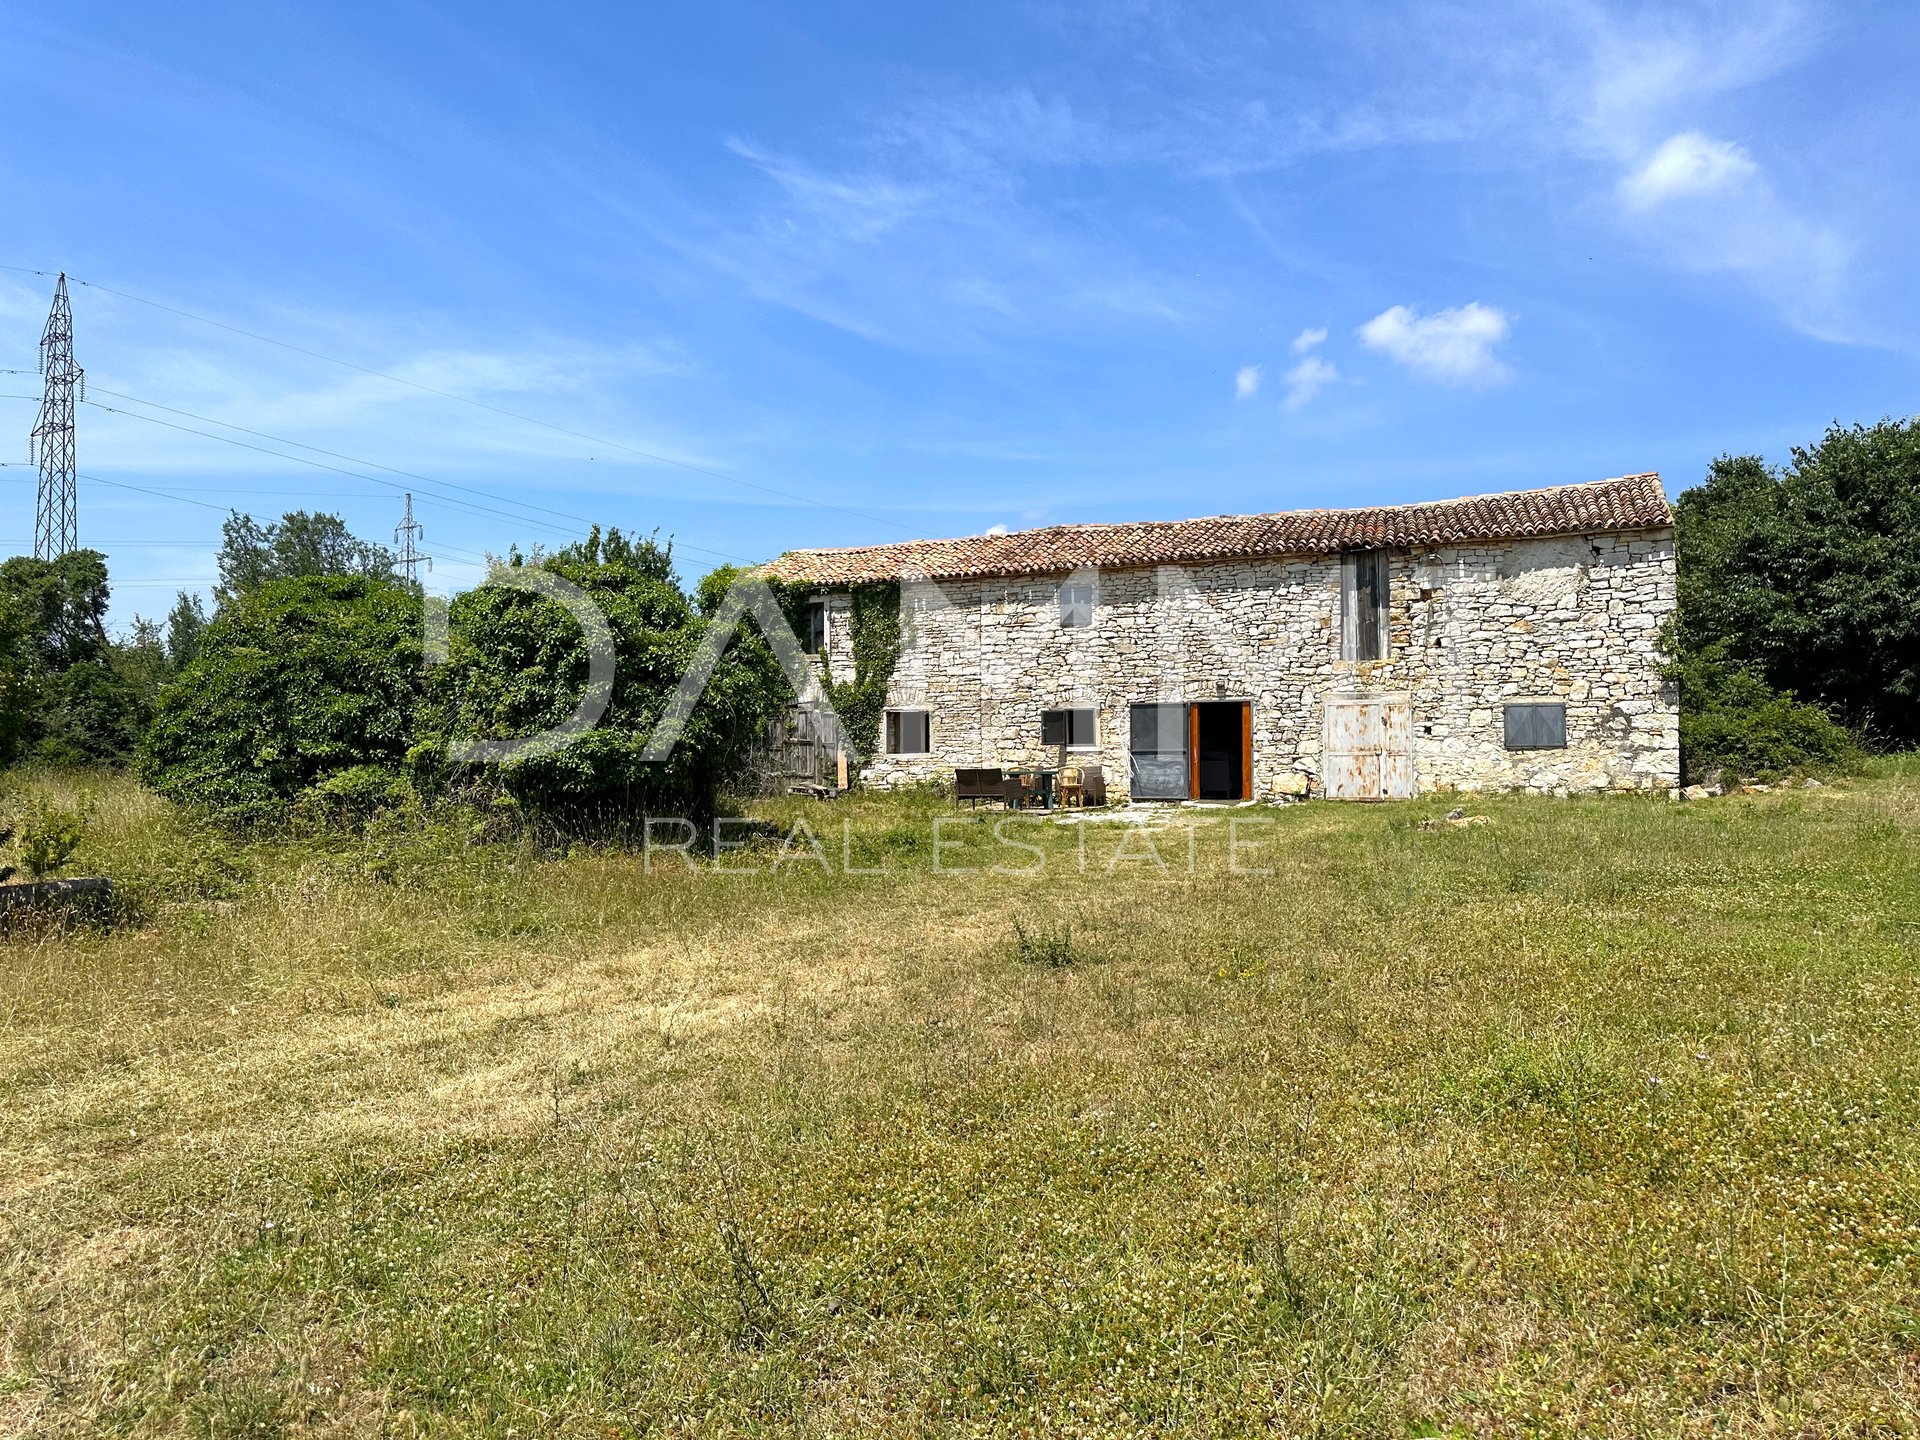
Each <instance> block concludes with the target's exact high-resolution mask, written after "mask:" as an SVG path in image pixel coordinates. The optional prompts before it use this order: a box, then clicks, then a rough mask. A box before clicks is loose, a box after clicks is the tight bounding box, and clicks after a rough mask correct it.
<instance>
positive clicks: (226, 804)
mask: <svg viewBox="0 0 1920 1440" xmlns="http://www.w3.org/2000/svg"><path fill="white" fill-rule="evenodd" d="M507 564H508V566H509V567H512V566H517V565H531V566H537V567H539V568H542V569H545V570H547V571H550V572H551V573H553V574H554V575H557V576H559V577H560V578H562V579H565V580H567V581H569V582H571V583H572V584H574V585H577V586H579V587H581V588H582V589H583V590H585V591H586V592H587V594H588V595H589V596H590V597H591V598H592V600H593V602H594V603H595V605H597V606H598V607H599V609H600V610H601V612H602V614H604V615H605V617H606V619H607V622H608V625H609V628H610V629H611V631H612V634H613V640H614V649H615V674H614V684H613V691H612V698H611V703H610V705H609V708H608V710H607V712H606V714H605V716H604V717H603V719H602V720H601V723H600V724H599V726H598V727H597V728H596V729H594V730H592V731H589V732H588V733H587V734H585V735H582V736H580V737H579V738H577V739H575V740H573V741H572V742H571V743H569V744H567V745H566V746H565V747H564V748H563V749H561V750H559V751H557V752H555V753H552V754H547V755H540V756H528V757H525V758H522V759H519V760H514V761H511V762H508V763H505V764H502V765H497V766H489V767H487V768H486V769H484V770H479V771H476V772H474V774H473V776H471V777H469V778H477V779H482V780H483V781H484V783H486V784H488V785H492V786H497V787H499V789H500V790H503V791H504V792H506V793H507V794H510V795H512V796H513V797H515V798H516V799H518V800H519V801H520V802H521V803H522V805H523V806H525V807H526V808H527V809H528V810H529V811H530V812H532V813H537V814H540V815H543V816H546V817H549V818H551V819H553V820H555V821H557V822H559V823H561V824H562V825H566V826H569V827H583V826H587V825H602V824H604V823H605V822H606V821H608V820H613V821H614V822H615V823H616V824H618V823H619V821H621V820H623V819H626V818H632V819H638V818H639V817H640V816H642V815H644V814H647V813H655V814H684V815H689V816H704V815H706V814H709V813H711V811H712V809H713V806H714V803H715V798H716V796H717V794H718V792H719V789H720V787H721V786H722V785H723V784H724V783H725V782H726V780H727V779H729V778H730V777H731V776H732V775H734V774H735V773H737V772H738V771H739V770H740V769H741V767H742V764H743V762H744V760H745V758H746V755H747V752H748V750H749V749H750V747H751V746H752V745H753V743H754V742H755V741H756V740H757V739H758V738H759V736H760V735H761V734H762V733H764V730H765V727H766V724H767V722H768V721H769V720H770V719H771V718H772V717H773V716H774V714H776V713H777V712H778V710H779V708H780V706H781V705H782V704H784V703H785V702H786V700H787V698H788V694H789V691H788V687H787V684H786V679H785V677H784V676H783V675H782V674H781V672H780V668H779V665H778V663H777V662H776V661H775V659H774V657H773V653H772V651H771V649H770V648H769V647H768V646H767V645H766V643H765V641H764V640H763V639H762V638H761V637H760V636H759V635H758V634H757V633H755V632H753V631H751V630H748V629H743V630H742V631H741V632H740V633H739V634H738V635H737V636H736V638H735V641H734V643H733V644H732V645H731V646H730V647H729V649H728V651H727V653H726V654H725V655H724V656H723V657H722V658H721V661H720V663H719V664H718V665H717V666H716V668H715V670H714V673H713V676H712V679H711V681H710V682H709V684H708V685H707V688H706V690H705V692H704V693H703V695H702V697H701V700H700V702H699V704H698V705H696V706H695V708H694V711H693V715H692V717H691V719H690V720H689V722H688V724H687V727H686V729H685V731H684V733H683V734H682V737H681V740H680V743H679V744H678V746H676V748H675V750H674V752H673V754H672V756H671V758H670V759H669V760H668V761H667V762H666V763H664V764H653V763H650V762H648V761H646V760H644V759H643V758H642V753H643V751H644V750H645V747H646V744H647V741H648V739H649V738H650V736H651V734H652V731H653V728H654V724H655V722H656V721H657V720H658V719H659V717H660V716H661V714H662V713H663V712H664V711H665V708H666V705H667V702H668V701H669V699H670V698H671V697H672V695H673V693H674V690H675V688H676V686H677V685H678V683H679V680H680V676H681V674H682V673H683V671H684V670H685V669H686V668H687V666H688V665H689V664H690V663H691V661H692V660H693V658H694V656H695V654H696V653H697V651H698V649H699V646H700V642H701V640H702V638H703V636H704V634H705V622H704V621H703V620H702V618H701V616H700V615H699V614H698V613H696V611H695V609H694V607H693V605H692V604H691V603H690V602H689V600H688V598H687V597H686V596H685V595H684V594H682V593H681V591H680V589H679V588H678V586H677V585H676V584H675V582H674V578H673V562H672V556H671V554H670V552H669V551H667V550H666V549H665V548H663V547H661V546H659V545H656V544H655V543H654V542H652V541H651V540H640V541H633V540H629V539H627V538H626V537H625V536H623V535H621V534H620V533H619V532H618V531H609V532H606V533H605V534H604V535H603V534H602V533H601V532H600V531H599V530H597V529H596V530H595V531H594V533H593V535H592V536H591V537H590V538H589V539H588V540H587V541H586V542H584V543H583V544H581V545H576V546H573V547H570V548H569V549H566V550H563V551H560V552H559V553H558V554H554V555H547V556H536V557H534V558H532V559H530V560H528V559H522V558H521V557H519V556H517V555H516V556H513V557H512V558H511V560H510V561H509V562H507ZM422 618H423V617H422V614H421V607H420V597H419V594H418V592H417V590H415V589H413V588H412V587H408V586H404V585H399V584H388V583H383V582H381V581H379V580H375V579H368V578H365V577H341V576H312V577H303V578H297V579H282V580H270V581H267V582H265V583H264V584H262V585H260V586H259V587H258V588H257V589H253V590H250V591H242V592H238V593H236V595H235V597H234V599H233V600H232V601H230V602H228V603H226V604H223V605H222V606H221V608H220V610H219V611H218V613H216V614H215V616H214V618H213V619H212V620H211V621H210V622H209V623H208V625H207V627H206V630H205V633H204V634H203V635H202V636H201V637H200V642H199V648H198V651H197V653H196V654H195V656H194V658H193V659H192V660H191V661H190V662H188V664H187V665H186V666H185V668H184V669H182V670H181V672H180V674H179V676H178V678H177V679H175V680H174V681H173V682H172V683H171V684H170V685H168V686H167V687H166V688H165V689H164V690H163V691H162V692H161V694H160V697H159V699H158V701H157V702H156V705H155V713H154V720H153V724H152V726H151V728H150V729H149V731H148V735H147V740H146V743H145V746H144V748H143V750H142V755H141V771H142V775H143V777H144V778H145V779H146V780H147V781H148V783H149V784H152V785H153V786H154V787H155V788H156V789H158V790H160V791H161V792H162V793H164V794H167V795H170V796H173V797H175V798H176V799H179V800H180V801H182V802H183V803H187V804H191V805H195V806H197V807H200V808H204V809H210V810H214V811H217V812H221V813H223V814H225V815H228V816H230V817H235V818H253V819H265V818H269V817H271V816H273V815H276V814H278V813H281V812H282V811H283V810H284V809H285V807H286V806H287V805H288V804H289V803H290V802H293V801H295V800H298V799H300V797H302V796H303V795H305V794H307V793H309V792H314V793H316V794H317V795H318V797H320V798H323V799H326V800H328V801H329V802H332V801H336V800H339V801H344V802H350V803H351V804H352V805H354V806H356V807H358V808H363V809H364V808H367V807H368V806H369V805H373V804H378V803H382V801H383V800H384V799H385V798H387V797H390V796H391V795H393V794H394V793H396V791H397V790H398V789H400V788H404V787H403V778H405V779H419V780H422V781H425V780H429V779H432V780H434V781H436V782H437V781H438V780H439V779H440V778H442V777H444V776H445V775H446V774H447V769H446V765H447V761H448V759H449V756H450V749H451V746H452V744H453V742H455V741H457V740H462V739H483V740H494V739H507V738H513V737H519V736H527V735H532V734H535V733H538V732H540V731H542V730H545V729H548V728H549V727H552V726H554V725H556V724H558V723H560V722H562V721H564V720H565V719H567V718H568V717H569V716H570V715H571V714H572V712H573V710H574V707H575V704H576V702H577V701H578V698H579V696H580V692H581V689H582V687H583V686H584V685H585V684H586V681H587V676H588V668H589V654H588V648H587V644H586V641H585V639H584V637H583V634H582V632H581V629H580V626H579V624H578V623H577V622H576V621H575V619H574V618H573V616H572V615H571V614H569V613H568V612H567V611H566V610H565V609H563V608H562V607H561V606H560V605H558V604H556V603H555V602H554V601H553V600H551V599H548V598H546V597H545V596H542V595H539V594H534V593H530V592H528V591H525V590H518V589H511V588H507V587H504V586H484V587H482V588H480V589H478V590H474V591H471V592H469V593H467V594H465V595H462V596H460V597H458V598H457V599H456V600H455V601H454V602H453V604H452V607H451V613H450V617H449V636H448V643H449V653H448V657H447V660H446V662H445V663H443V664H438V665H434V666H432V667H431V668H430V669H428V670H426V671H425V672H424V674H423V671H422V664H421V662H422V643H421V638H422Z"/></svg>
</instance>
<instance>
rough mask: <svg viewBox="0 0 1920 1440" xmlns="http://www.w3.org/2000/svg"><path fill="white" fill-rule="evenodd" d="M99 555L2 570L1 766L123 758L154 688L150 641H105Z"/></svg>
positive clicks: (77, 553) (22, 559) (21, 560)
mask: <svg viewBox="0 0 1920 1440" xmlns="http://www.w3.org/2000/svg"><path fill="white" fill-rule="evenodd" d="M107 597H108V589H107V563H106V558H105V557H104V556H102V555H101V554H100V553H99V552H98V551H97V550H70V551H68V552H67V553H66V554H65V555H62V556H60V557H58V558H57V559H53V560H37V559H34V558H32V557H30V556H26V555H18V556H15V557H14V558H12V559H10V560H7V561H5V562H4V563H0V763H11V762H13V761H16V760H21V759H30V760H36V761H42V762H46V763H49V764H58V765H82V764H91V763H96V762H99V761H106V760H114V759H119V758H122V757H124V756H126V755H127V754H129V753H130V752H131V751H132V749H133V746H134V744H135V742H136V741H137V739H138V737H139V735H140V732H141V730H142V729H143V728H144V726H145V724H146V716H147V707H148V704H149V703H150V701H151V698H152V694H153V691H154V689H155V688H156V686H157V684H158V681H159V679H160V673H159V668H157V667H156V661H158V660H159V659H160V657H159V656H158V654H157V651H156V650H155V648H154V646H155V637H154V635H153V633H152V631H151V629H150V628H149V629H146V630H138V629H137V630H136V632H135V636H134V639H133V641H132V642H130V643H129V644H127V645H124V646H117V645H115V644H114V643H113V642H112V641H111V640H110V639H109V638H108V636H107V631H106V613H107Z"/></svg>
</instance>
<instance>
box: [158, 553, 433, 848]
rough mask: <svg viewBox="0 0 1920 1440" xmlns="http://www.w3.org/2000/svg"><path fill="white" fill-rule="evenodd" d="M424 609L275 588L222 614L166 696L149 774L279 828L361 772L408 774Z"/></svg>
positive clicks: (385, 596)
mask: <svg viewBox="0 0 1920 1440" xmlns="http://www.w3.org/2000/svg"><path fill="white" fill-rule="evenodd" d="M421 684H422V680H421V614H420V601H419V597H418V596H417V595H415V594H413V593H412V592H410V591H408V590H406V589H404V588H401V587H399V586H395V585H390V584H386V583H383V582H381V581H377V580H368V579H361V578H344V577H339V576H307V577H301V578H297V579H284V580H271V581H267V582H265V583H264V584H262V585H260V586H259V587H258V588H256V589H253V590H249V591H247V592H245V593H244V594H240V595H237V596H236V597H234V598H233V599H232V600H230V601H229V602H228V603H227V604H225V605H223V606H221V608H220V610H219V613H218V614H216V615H215V616H214V618H213V620H212V622H211V623H210V624H209V625H208V626H207V628H206V632H205V633H204V634H203V635H201V636H200V637H199V643H198V645H197V647H196V653H195V655H194V658H193V659H192V660H191V661H190V662H188V664H187V665H186V666H185V668H184V669H183V670H182V671H181V672H180V675H179V676H178V678H177V679H175V680H174V681H173V683H172V684H170V685H168V686H167V687H166V688H165V689H164V690H162V691H161V693H160V695H159V697H158V700H157V702H156V705H155V709H154V716H153V723H152V726H151V728H150V729H149V730H148V733H147V737H146V742H145V745H144V747H143V748H142V751H141V756H140V773H141V776H142V778H144V779H145V780H146V781H147V783H148V784H150V785H152V786H153V787H154V788H155V789H156V790H158V791H159V792H160V793H161V794H163V795H167V796H169V797H171V798H173V799H175V800H177V801H179V802H181V803H183V804H186V805H190V806H194V807H198V808H201V809H205V810H209V811H213V812H217V813H220V814H223V815H226V816H229V817H231V818H235V819H242V820H254V821H258V820H265V819H271V818H273V817H276V816H278V815H279V814H281V813H283V811H284V809H285V807H286V806H287V804H289V803H290V802H292V801H293V800H295V799H296V798H298V797H299V796H300V795H301V794H302V793H304V792H305V791H307V790H309V789H310V788H312V787H314V786H318V785H323V784H325V783H326V782H328V781H329V780H330V779H331V778H333V777H335V776H337V775H339V774H341V773H343V772H348V771H352V770H356V769H359V768H361V767H372V768H374V769H377V770H380V771H383V772H386V773H388V774H389V775H397V774H398V772H399V769H400V767H401V764H402V762H403V761H404V759H405V758H406V755H407V751H408V747H409V746H410V745H411V744H412V742H413V735H414V728H415V725H414V716H415V710H416V709H417V707H418V704H419V698H420V689H421Z"/></svg>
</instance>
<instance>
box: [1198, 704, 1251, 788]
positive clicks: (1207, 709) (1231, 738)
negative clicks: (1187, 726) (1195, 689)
mask: <svg viewBox="0 0 1920 1440" xmlns="http://www.w3.org/2000/svg"><path fill="white" fill-rule="evenodd" d="M1252 750H1253V707H1252V706H1251V705H1250V704H1248V703H1247V702H1246V701H1245V700H1220V701H1213V702H1208V703H1203V704H1198V705H1195V706H1194V707H1193V793H1194V796H1195V798H1197V799H1200V800H1245V799H1247V798H1249V797H1250V796H1251V795H1252V794H1253V786H1252V783H1251V781H1252V778H1253V775H1252V768H1253V767H1252V759H1253V756H1252Z"/></svg>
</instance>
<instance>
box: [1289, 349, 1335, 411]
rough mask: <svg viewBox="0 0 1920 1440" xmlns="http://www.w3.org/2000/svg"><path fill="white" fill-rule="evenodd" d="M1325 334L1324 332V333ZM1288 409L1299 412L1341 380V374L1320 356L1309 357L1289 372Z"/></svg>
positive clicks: (1330, 362) (1331, 363)
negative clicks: (1302, 407)
mask: <svg viewBox="0 0 1920 1440" xmlns="http://www.w3.org/2000/svg"><path fill="white" fill-rule="evenodd" d="M1322 333H1323V334H1324V333H1325V332H1324V331H1323V332H1322ZM1286 378H1287V398H1286V401H1285V404H1286V408H1287V409H1289V410H1298V409H1299V408H1300V407H1301V406H1302V405H1305V404H1306V403H1307V402H1308V401H1309V400H1311V399H1313V397H1314V396H1316V395H1318V394H1319V393H1320V392H1321V391H1322V390H1324V389H1326V387H1327V386H1329V385H1331V384H1333V382H1334V381H1336V380H1338V379H1339V378H1340V372H1339V371H1338V370H1336V369H1335V368H1334V366H1333V362H1332V361H1330V360H1324V359H1322V358H1321V357H1320V356H1318V355H1309V356H1307V358H1306V359H1304V360H1302V361H1301V362H1300V363H1299V364H1298V365H1295V366H1294V367H1293V368H1292V369H1291V370H1289V371H1287V377H1286Z"/></svg>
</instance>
